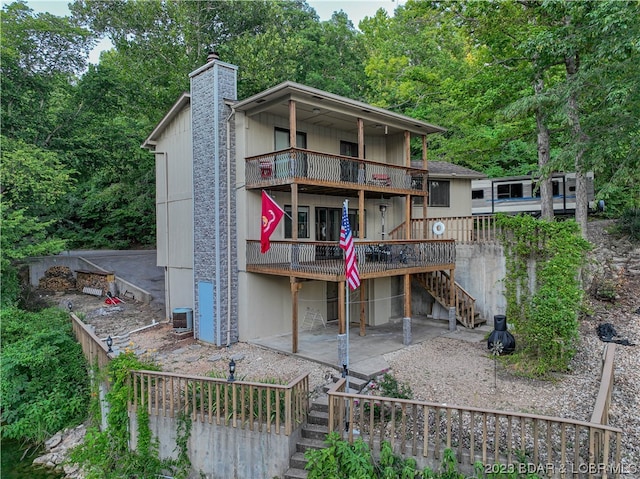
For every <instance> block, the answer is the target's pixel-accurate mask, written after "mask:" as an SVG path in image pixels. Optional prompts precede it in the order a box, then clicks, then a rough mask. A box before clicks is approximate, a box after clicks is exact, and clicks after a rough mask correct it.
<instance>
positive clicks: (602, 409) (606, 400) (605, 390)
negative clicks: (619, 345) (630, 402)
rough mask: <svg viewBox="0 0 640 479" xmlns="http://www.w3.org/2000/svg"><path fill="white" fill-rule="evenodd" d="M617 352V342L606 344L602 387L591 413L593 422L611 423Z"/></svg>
mask: <svg viewBox="0 0 640 479" xmlns="http://www.w3.org/2000/svg"><path fill="white" fill-rule="evenodd" d="M615 353H616V344H615V343H607V344H605V346H604V354H603V360H602V375H601V377H602V379H601V380H600V389H599V390H598V396H597V397H596V404H595V406H594V408H593V414H592V415H591V422H593V423H597V424H609V406H610V405H611V394H612V393H613V369H614V368H613V359H614V356H615Z"/></svg>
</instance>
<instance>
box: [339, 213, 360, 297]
mask: <svg viewBox="0 0 640 479" xmlns="http://www.w3.org/2000/svg"><path fill="white" fill-rule="evenodd" d="M340 248H342V249H343V250H344V261H345V263H344V266H345V270H344V272H345V275H346V277H347V283H348V284H349V287H350V288H351V289H356V288H357V287H358V286H360V273H359V272H358V262H357V260H356V252H355V248H354V246H353V236H352V235H351V226H350V225H349V215H348V212H347V203H346V202H345V203H344V207H343V208H342V227H341V229H340Z"/></svg>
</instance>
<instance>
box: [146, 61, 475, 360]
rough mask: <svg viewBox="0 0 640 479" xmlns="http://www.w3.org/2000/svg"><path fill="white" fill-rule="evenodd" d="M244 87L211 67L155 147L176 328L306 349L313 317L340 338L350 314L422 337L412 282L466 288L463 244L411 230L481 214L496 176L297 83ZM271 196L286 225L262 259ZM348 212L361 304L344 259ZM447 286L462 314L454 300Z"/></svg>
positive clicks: (400, 122) (375, 111)
mask: <svg viewBox="0 0 640 479" xmlns="http://www.w3.org/2000/svg"><path fill="white" fill-rule="evenodd" d="M236 76H237V67H235V66H234V65H231V64H228V63H225V62H222V61H220V59H219V58H218V57H217V55H215V54H212V55H211V56H210V58H209V59H208V62H207V63H206V64H205V65H204V66H202V67H201V68H199V69H197V70H196V71H194V72H193V73H191V74H190V78H191V91H190V93H185V94H183V95H182V96H181V97H180V98H179V99H178V101H177V102H176V103H175V104H174V105H173V107H172V108H171V109H170V110H169V112H168V113H167V114H166V116H165V117H164V118H163V119H162V120H161V121H160V123H159V124H158V125H157V126H156V128H155V129H154V130H153V131H152V132H151V134H150V135H149V136H148V138H147V139H146V140H145V141H144V143H143V145H142V146H143V147H144V148H147V149H149V150H151V151H152V152H153V153H154V155H155V158H156V185H157V188H156V206H157V250H158V265H160V266H163V267H164V268H165V280H166V281H165V284H166V295H165V298H166V305H167V315H168V316H170V315H171V314H172V313H173V312H174V311H175V310H176V309H181V310H182V309H183V308H186V309H187V310H191V311H193V333H194V336H195V337H196V338H198V339H200V340H202V341H206V342H210V343H214V344H216V345H219V346H222V345H229V344H231V343H234V342H236V341H238V340H243V341H247V340H252V339H255V338H260V337H266V336H272V335H276V334H286V333H292V346H291V348H292V351H293V352H296V351H297V338H298V329H299V326H300V321H301V319H302V315H303V311H314V313H315V314H317V315H318V316H319V317H321V318H323V321H332V320H336V321H337V322H338V325H339V328H338V329H339V332H340V333H341V334H343V333H344V331H345V324H346V319H345V318H346V316H347V311H346V304H347V303H348V304H349V305H350V306H349V311H348V315H349V317H350V318H351V321H353V322H358V323H359V325H360V333H361V334H366V328H367V326H375V325H380V324H384V323H388V322H389V321H390V319H393V318H402V319H403V321H404V322H406V321H407V320H408V321H409V324H410V318H411V316H412V298H411V296H412V294H411V290H412V288H411V282H412V279H415V280H417V281H420V283H421V284H424V285H425V288H426V287H427V286H428V285H432V286H433V284H434V283H433V281H434V280H433V278H435V277H436V276H434V275H435V274H436V273H438V272H440V273H441V274H440V275H439V276H438V278H440V279H437V281H450V282H451V284H455V277H454V270H455V254H456V251H455V242H454V241H453V240H451V239H446V237H445V236H441V237H440V236H439V237H436V238H427V236H429V235H431V236H433V235H432V234H431V233H429V234H428V232H427V230H426V229H425V228H422V231H421V232H420V235H419V236H417V235H416V233H415V229H414V228H412V227H411V223H412V221H414V220H415V219H416V218H421V219H427V218H429V217H434V215H435V216H438V217H442V216H470V215H471V180H472V179H474V178H481V177H483V176H484V175H482V174H480V173H478V172H474V171H472V170H468V169H465V168H461V167H458V166H455V165H451V164H448V163H443V162H432V163H431V162H428V161H427V156H428V150H427V145H428V141H427V139H428V136H429V135H431V134H436V133H441V132H443V131H444V129H443V128H441V127H438V126H436V125H432V124H430V123H426V122H424V121H421V120H417V119H415V118H410V117H407V116H404V115H401V114H398V113H394V112H391V111H388V110H385V109H382V108H378V107H375V106H372V105H368V104H365V103H362V102H359V101H355V100H351V99H348V98H344V97H341V96H338V95H334V94H331V93H328V92H325V91H321V90H318V89H315V88H311V87H308V86H305V85H301V84H297V83H293V82H284V83H281V84H279V85H276V86H274V87H273V88H270V89H268V90H266V91H263V92H261V93H258V94H256V95H254V96H252V97H250V98H246V99H243V100H238V99H237V95H236ZM412 148H416V149H418V150H419V152H420V153H419V154H418V155H417V156H418V159H417V160H415V159H414V158H413V156H412ZM262 191H266V192H267V193H268V194H269V195H270V197H271V198H272V199H273V200H274V201H276V202H277V203H278V204H279V205H280V206H281V207H282V208H283V209H284V210H285V212H286V213H287V216H285V218H284V221H282V222H281V223H280V225H279V226H278V227H277V229H276V230H275V232H274V234H273V235H272V237H271V248H270V249H269V251H267V252H266V253H265V254H262V253H261V252H260V241H259V238H260V228H261V223H260V222H261V193H262ZM345 200H347V201H348V216H349V222H350V225H351V229H352V231H353V236H354V240H355V250H356V255H357V260H358V268H359V272H360V277H361V280H362V284H361V286H360V287H359V288H358V289H357V290H355V291H349V289H348V288H347V287H345V274H344V260H343V259H342V250H340V249H339V247H338V241H339V237H340V227H341V215H342V207H343V202H344V201H345ZM393 238H398V239H393ZM430 278H431V279H430ZM443 278H446V279H443ZM437 289H438V290H439V291H441V292H443V291H444V292H445V293H444V295H445V296H446V297H441V298H440V299H439V300H440V301H441V302H443V304H447V305H448V306H449V307H451V308H455V307H456V306H455V303H456V301H457V300H458V299H457V294H456V292H455V288H451V287H448V286H446V285H445V286H444V287H440V288H437ZM348 293H349V294H350V296H349V298H347V296H346V295H347V294H348ZM441 296H442V295H441ZM349 300H350V301H349ZM459 309H460V308H459ZM456 314H457V315H459V314H462V313H461V311H457V313H456ZM458 319H459V320H461V321H462V322H463V323H464V320H463V319H461V318H460V317H459V318H458ZM472 326H473V325H472Z"/></svg>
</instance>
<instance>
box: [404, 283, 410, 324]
mask: <svg viewBox="0 0 640 479" xmlns="http://www.w3.org/2000/svg"><path fill="white" fill-rule="evenodd" d="M404 317H405V318H410V317H411V275H410V274H405V275H404Z"/></svg>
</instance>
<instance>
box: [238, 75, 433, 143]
mask: <svg viewBox="0 0 640 479" xmlns="http://www.w3.org/2000/svg"><path fill="white" fill-rule="evenodd" d="M289 100H294V101H295V102H296V119H297V121H298V122H304V123H310V124H312V125H315V126H319V127H324V128H332V129H337V130H341V131H344V132H350V133H354V134H357V131H358V124H357V119H358V118H362V120H363V124H364V132H365V136H384V135H395V134H398V133H402V132H404V131H410V132H411V133H412V134H414V135H427V134H430V133H439V132H444V131H445V129H444V128H441V127H439V126H436V125H432V124H429V123H426V122H423V121H420V120H416V119H414V118H411V117H408V116H405V115H401V114H398V113H394V112H392V111H389V110H385V109H383V108H378V107H374V106H372V105H368V104H366V103H363V102H359V101H356V100H351V99H349V98H345V97H341V96H339V95H334V94H332V93H328V92H325V91H322V90H318V89H315V88H311V87H307V86H305V85H301V84H298V83H293V82H285V83H281V84H280V85H277V86H275V87H273V88H271V89H269V90H266V91H264V92H262V93H260V94H258V95H254V96H253V97H250V98H247V99H246V100H243V101H240V102H238V103H237V104H236V105H235V107H234V108H235V109H236V110H240V111H245V112H246V114H247V115H249V116H254V115H257V114H259V113H262V112H268V113H271V114H273V115H277V116H280V117H284V118H287V117H288V116H289Z"/></svg>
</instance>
